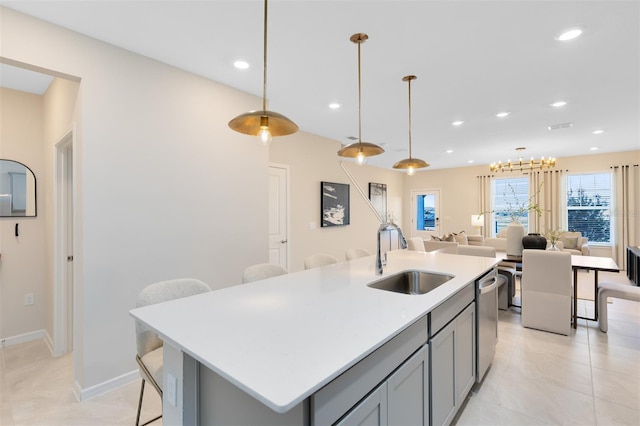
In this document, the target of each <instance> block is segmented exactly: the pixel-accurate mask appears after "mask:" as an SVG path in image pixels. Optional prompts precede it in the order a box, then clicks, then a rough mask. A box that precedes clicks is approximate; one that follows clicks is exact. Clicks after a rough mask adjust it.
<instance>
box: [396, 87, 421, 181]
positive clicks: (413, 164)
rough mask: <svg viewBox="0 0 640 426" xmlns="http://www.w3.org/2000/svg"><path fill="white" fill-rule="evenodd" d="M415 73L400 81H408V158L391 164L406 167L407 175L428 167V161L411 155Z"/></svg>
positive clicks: (401, 167)
mask: <svg viewBox="0 0 640 426" xmlns="http://www.w3.org/2000/svg"><path fill="white" fill-rule="evenodd" d="M417 78H418V77H416V76H415V75H407V76H404V77H402V81H406V82H407V83H409V158H405V159H404V160H400V161H398V162H397V163H396V164H394V165H393V168H394V169H406V170H407V174H408V175H409V176H413V175H414V173H415V172H416V169H424V168H425V167H429V163H427V162H426V161H424V160H421V159H419V158H413V157H412V156H411V81H412V80H415V79H417Z"/></svg>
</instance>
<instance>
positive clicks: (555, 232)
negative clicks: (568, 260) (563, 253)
mask: <svg viewBox="0 0 640 426" xmlns="http://www.w3.org/2000/svg"><path fill="white" fill-rule="evenodd" d="M565 232H567V231H563V230H562V229H551V230H547V232H546V233H545V234H544V237H545V238H546V239H547V240H549V242H550V243H551V247H555V246H556V243H557V242H558V240H560V238H562V236H563V235H564V233H565Z"/></svg>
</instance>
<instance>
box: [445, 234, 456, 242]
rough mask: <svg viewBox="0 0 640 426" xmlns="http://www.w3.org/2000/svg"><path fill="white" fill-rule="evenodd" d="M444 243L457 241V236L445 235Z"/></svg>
mask: <svg viewBox="0 0 640 426" xmlns="http://www.w3.org/2000/svg"><path fill="white" fill-rule="evenodd" d="M442 238H443V240H442V241H450V242H455V240H456V236H455V235H453V234H449V235H444V236H443V237H442Z"/></svg>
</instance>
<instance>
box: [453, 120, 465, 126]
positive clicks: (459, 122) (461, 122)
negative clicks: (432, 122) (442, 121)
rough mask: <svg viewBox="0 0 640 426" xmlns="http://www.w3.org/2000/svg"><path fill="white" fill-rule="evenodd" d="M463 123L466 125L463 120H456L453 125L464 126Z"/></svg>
mask: <svg viewBox="0 0 640 426" xmlns="http://www.w3.org/2000/svg"><path fill="white" fill-rule="evenodd" d="M463 123H464V121H462V120H456V121H454V122H453V123H451V124H452V125H454V126H462V124H463Z"/></svg>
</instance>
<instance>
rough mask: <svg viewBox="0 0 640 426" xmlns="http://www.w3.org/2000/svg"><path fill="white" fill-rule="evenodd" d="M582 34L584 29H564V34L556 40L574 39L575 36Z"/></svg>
mask: <svg viewBox="0 0 640 426" xmlns="http://www.w3.org/2000/svg"><path fill="white" fill-rule="evenodd" d="M580 34H582V29H580V28H571V29H570V30H567V31H564V32H563V33H562V34H560V35H559V36H558V37H556V40H559V41H568V40H573V39H574V38H576V37H578V36H580Z"/></svg>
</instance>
